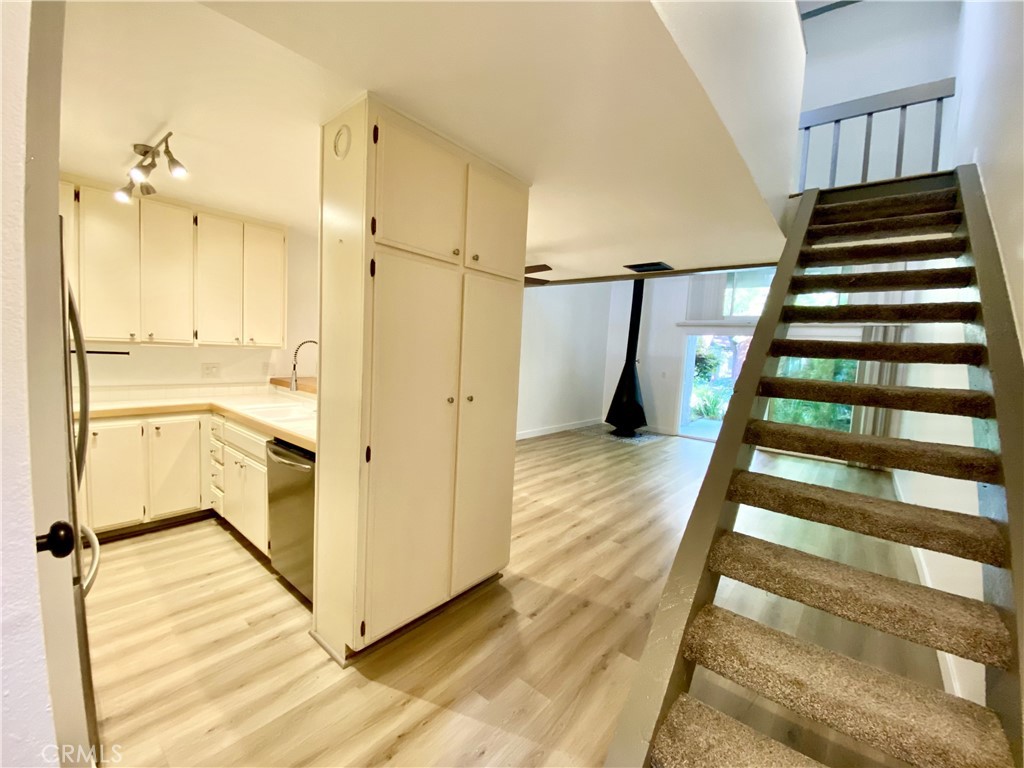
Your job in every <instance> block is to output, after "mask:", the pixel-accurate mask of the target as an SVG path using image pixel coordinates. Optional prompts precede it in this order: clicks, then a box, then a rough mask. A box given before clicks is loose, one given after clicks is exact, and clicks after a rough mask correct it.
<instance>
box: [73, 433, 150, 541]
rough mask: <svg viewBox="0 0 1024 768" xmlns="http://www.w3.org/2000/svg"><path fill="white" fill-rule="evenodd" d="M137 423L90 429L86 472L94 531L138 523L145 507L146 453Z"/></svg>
mask: <svg viewBox="0 0 1024 768" xmlns="http://www.w3.org/2000/svg"><path fill="white" fill-rule="evenodd" d="M145 448H146V445H145V437H144V435H143V427H142V423H141V422H138V421H132V422H118V423H115V424H104V423H102V422H94V423H93V424H92V426H91V427H90V435H89V452H88V455H87V458H86V472H87V473H88V476H89V482H88V492H89V519H90V520H91V521H92V527H93V528H94V529H96V530H102V529H104V528H111V527H114V526H118V525H126V524H130V523H141V522H142V520H143V515H144V507H145V504H146V454H145Z"/></svg>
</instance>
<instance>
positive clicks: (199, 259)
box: [196, 213, 242, 344]
mask: <svg viewBox="0 0 1024 768" xmlns="http://www.w3.org/2000/svg"><path fill="white" fill-rule="evenodd" d="M198 219H199V224H198V226H197V228H196V330H197V331H198V332H199V334H198V335H199V343H200V344H241V343H242V222H240V221H237V220H235V219H224V218H221V217H220V216H211V215H209V214H206V213H201V214H199V217H198Z"/></svg>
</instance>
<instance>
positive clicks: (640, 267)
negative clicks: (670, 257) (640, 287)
mask: <svg viewBox="0 0 1024 768" xmlns="http://www.w3.org/2000/svg"><path fill="white" fill-rule="evenodd" d="M624 268H625V269H631V270H633V271H634V272H671V271H672V267H670V266H669V265H668V264H666V263H665V262H664V261H647V262H644V263H643V264H626V265H625V267H624Z"/></svg>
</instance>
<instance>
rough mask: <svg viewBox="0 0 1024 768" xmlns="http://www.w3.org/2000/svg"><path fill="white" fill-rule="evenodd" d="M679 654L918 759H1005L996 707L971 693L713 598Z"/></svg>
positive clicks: (976, 763)
mask: <svg viewBox="0 0 1024 768" xmlns="http://www.w3.org/2000/svg"><path fill="white" fill-rule="evenodd" d="M683 655H684V656H685V657H686V658H687V659H689V660H691V661H693V662H695V663H697V664H700V665H701V666H703V667H706V668H708V669H710V670H711V671H713V672H716V673H717V674H719V675H722V676H723V677H726V678H728V679H730V680H732V681H733V682H735V683H738V684H739V685H742V686H745V687H746V688H749V689H751V690H753V691H754V692H756V693H759V694H761V695H762V696H765V697H767V698H769V699H771V700H772V701H775V702H777V703H779V704H782V705H783V706H785V707H788V708H789V709H791V710H793V711H794V712H797V713H799V714H801V715H803V716H804V717H809V718H811V719H812V720H816V721H818V722H821V723H824V724H825V725H827V726H829V727H831V728H834V729H835V730H837V731H840V732H842V733H845V734H847V735H849V736H852V737H853V738H855V739H857V740H859V741H861V742H863V743H865V744H868V745H870V746H873V747H875V748H877V749H881V750H882V751H884V752H886V753H888V754H891V755H893V756H895V757H897V758H899V759H901V760H905V761H906V762H909V763H913V764H915V765H919V766H924V767H925V768H954V767H955V768H1010V766H1012V765H1013V758H1012V757H1011V755H1010V748H1009V745H1008V743H1007V740H1006V736H1005V735H1004V733H1003V730H1002V727H1001V725H1000V722H999V718H998V716H997V715H996V714H995V713H994V712H992V711H991V710H989V709H986V708H985V707H981V706H979V705H977V704H975V703H973V702H970V701H967V700H966V699H961V698H958V697H956V696H951V695H950V694H947V693H944V692H943V691H939V690H936V689H934V688H929V687H927V686H924V685H922V684H920V683H916V682H913V681H911V680H907V679H905V678H902V677H899V676H897V675H892V674H889V673H887V672H883V671H882V670H880V669H877V668H875V667H872V666H870V665H868V664H864V663H862V662H859V661H855V660H854V659H851V658H849V657H847V656H843V655H841V654H838V653H834V652H832V651H827V650H825V649H823V648H819V647H817V646H814V645H811V644H809V643H806V642H803V641H801V640H797V639H796V638H795V637H792V636H790V635H787V634H784V633H782V632H779V631H777V630H774V629H770V628H768V627H766V626H764V625H762V624H759V623H757V622H755V621H751V620H750V619H746V618H743V617H741V616H738V615H736V614H734V613H731V612H729V611H726V610H724V609H722V608H718V607H716V606H713V605H712V606H707V607H706V608H704V609H703V610H701V612H700V613H699V614H698V615H697V616H696V617H695V618H694V620H693V621H692V622H691V623H690V626H689V627H688V628H687V630H686V634H685V636H684V639H683Z"/></svg>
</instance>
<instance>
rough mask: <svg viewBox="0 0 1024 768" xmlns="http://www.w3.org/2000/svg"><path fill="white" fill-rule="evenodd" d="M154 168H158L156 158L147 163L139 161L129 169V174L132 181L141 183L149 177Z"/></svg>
mask: <svg viewBox="0 0 1024 768" xmlns="http://www.w3.org/2000/svg"><path fill="white" fill-rule="evenodd" d="M154 168H156V161H155V160H153V161H151V162H149V163H145V164H143V163H139V164H138V165H136V166H134V167H132V169H131V170H130V171H128V175H129V176H130V177H131V179H132V181H134V182H136V183H139V184H141V183H142V182H144V181H145V180H146V179H148V178H149V174H151V173H152V172H153V169H154Z"/></svg>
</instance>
